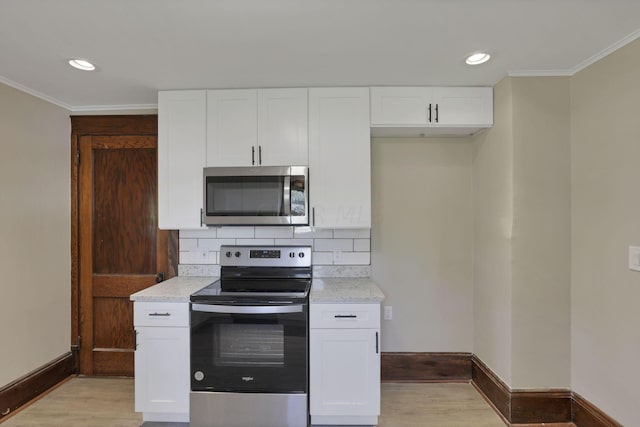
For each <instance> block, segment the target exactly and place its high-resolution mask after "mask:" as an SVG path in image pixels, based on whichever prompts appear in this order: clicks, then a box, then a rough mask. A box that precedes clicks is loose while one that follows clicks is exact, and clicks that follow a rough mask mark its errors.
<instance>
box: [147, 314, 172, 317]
mask: <svg viewBox="0 0 640 427" xmlns="http://www.w3.org/2000/svg"><path fill="white" fill-rule="evenodd" d="M149 316H154V317H169V316H171V313H149Z"/></svg>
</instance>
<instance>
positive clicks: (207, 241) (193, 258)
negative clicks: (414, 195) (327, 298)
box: [178, 226, 371, 276]
mask: <svg viewBox="0 0 640 427" xmlns="http://www.w3.org/2000/svg"><path fill="white" fill-rule="evenodd" d="M370 236H371V231H370V230H368V229H335V230H334V229H316V228H312V227H257V226H256V227H209V228H208V229H206V230H180V238H179V242H180V265H179V269H178V273H179V275H181V276H200V275H205V276H208V275H213V276H217V275H219V272H220V265H219V264H220V246H221V245H301V246H311V247H312V249H313V255H312V263H313V265H314V275H315V274H316V272H318V273H320V274H323V275H328V276H332V275H338V276H339V275H340V274H353V275H354V276H361V275H363V274H366V275H368V272H370V264H371V238H370ZM212 273H215V274H212Z"/></svg>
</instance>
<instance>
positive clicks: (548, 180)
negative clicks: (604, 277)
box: [510, 77, 571, 389]
mask: <svg viewBox="0 0 640 427" xmlns="http://www.w3.org/2000/svg"><path fill="white" fill-rule="evenodd" d="M511 80H512V81H511V87H512V99H511V103H512V114H513V117H512V119H513V122H512V127H513V229H512V236H511V272H512V276H511V280H512V282H511V322H512V323H511V328H512V329H511V334H512V343H511V345H512V349H511V357H512V362H511V364H512V371H511V383H510V386H511V387H512V388H514V389H530V388H570V386H571V378H570V361H571V353H570V341H571V323H570V304H571V303H570V295H571V272H570V270H571V268H570V265H571V247H570V245H571V188H570V132H569V129H570V126H569V123H570V116H569V112H570V107H569V78H567V77H539V78H513V79H511Z"/></svg>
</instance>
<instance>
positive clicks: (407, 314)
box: [0, 42, 640, 425]
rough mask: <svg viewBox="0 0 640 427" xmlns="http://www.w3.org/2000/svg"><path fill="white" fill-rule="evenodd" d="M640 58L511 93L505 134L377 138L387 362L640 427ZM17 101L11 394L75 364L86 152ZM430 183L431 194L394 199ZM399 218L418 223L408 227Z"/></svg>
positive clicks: (5, 94)
mask: <svg viewBox="0 0 640 427" xmlns="http://www.w3.org/2000/svg"><path fill="white" fill-rule="evenodd" d="M610 44H611V43H609V44H607V45H610ZM637 51H638V44H637V42H631V43H629V44H628V45H626V46H624V47H620V49H619V50H616V51H615V52H613V53H611V54H609V55H608V56H606V57H604V58H603V59H601V60H600V61H599V62H597V63H595V64H591V65H589V66H588V67H586V68H585V69H584V70H581V71H578V72H576V73H575V74H574V75H571V76H568V75H565V76H557V77H545V76H538V77H507V78H505V79H504V80H501V81H500V82H499V83H498V84H497V85H496V87H495V92H494V107H495V110H494V127H493V128H492V129H491V130H489V131H485V132H483V133H481V134H479V135H476V136H473V137H463V138H456V139H451V138H447V139H440V138H425V139H411V138H408V139H407V138H405V139H403V138H375V137H374V138H373V142H372V168H371V170H372V184H371V186H372V221H373V222H372V227H371V235H370V245H371V246H370V247H371V249H370V257H371V265H370V268H371V277H373V278H374V279H375V280H376V282H378V283H379V284H380V286H381V288H382V289H383V291H384V293H385V295H386V298H387V299H386V300H385V305H391V306H393V320H391V321H388V322H385V321H383V322H382V334H381V336H382V350H383V353H384V352H470V353H474V354H476V355H477V356H478V357H479V358H480V359H481V360H482V361H483V362H484V363H485V364H487V365H488V366H489V367H490V368H491V369H492V370H493V371H494V372H495V373H496V374H497V375H498V376H499V377H500V378H502V379H503V380H504V381H505V382H506V383H507V384H508V385H509V386H510V387H511V388H512V389H517V390H522V389H542V388H564V389H571V390H574V391H575V392H576V393H578V394H580V395H581V396H583V397H585V398H586V399H587V400H589V401H591V402H592V403H594V404H595V405H596V406H597V407H599V408H601V409H602V410H603V411H604V412H605V413H607V414H609V415H611V416H612V417H613V418H615V419H617V420H618V421H620V422H622V423H623V424H624V425H634V424H637V415H636V414H635V412H636V411H635V410H634V403H633V402H637V401H638V395H637V391H635V390H634V389H633V388H632V386H631V384H633V383H635V382H637V381H634V379H635V378H636V377H635V376H636V375H637V374H635V373H634V372H630V371H629V370H628V368H626V366H627V365H630V364H631V362H632V358H633V355H634V354H637V353H636V352H637V350H638V347H637V346H638V339H637V332H635V331H634V330H633V329H634V328H632V325H634V324H637V320H638V318H637V316H638V315H637V314H636V313H635V310H634V309H633V306H632V305H631V304H632V302H633V301H634V296H638V289H637V275H636V274H637V273H634V272H632V271H628V269H627V250H628V246H634V245H637V244H638V243H637V242H638V240H640V236H638V234H637V233H638V231H637V230H638V227H637V225H635V224H636V222H635V218H637V217H638V215H637V213H638V206H637V201H635V200H634V199H633V198H632V197H631V198H629V197H628V195H632V194H634V191H633V187H632V184H631V183H632V182H633V181H634V179H637V172H636V170H637V168H636V167H635V165H634V163H632V162H633V160H634V159H635V158H637V157H636V156H634V154H637V146H636V145H634V144H630V143H629V141H630V140H632V139H633V138H634V137H636V136H637V130H636V125H635V120H634V118H633V116H634V115H633V114H629V112H633V111H634V110H633V106H634V103H633V98H635V97H634V96H633V95H636V93H635V91H636V89H635V85H634V75H635V74H636V73H637V70H638V63H637V60H636V59H635V58H637V56H638V55H637ZM605 89H606V90H605ZM1 99H2V115H1V117H2V120H3V121H2V124H3V125H2V129H3V131H2V132H3V141H4V142H3V156H2V157H3V159H7V156H5V155H4V153H5V152H7V153H9V154H10V157H11V162H7V161H6V160H5V161H3V164H2V174H3V180H2V182H3V210H4V213H3V218H4V219H5V221H3V222H2V227H3V229H2V236H3V241H4V245H3V257H2V263H3V264H2V269H3V272H5V280H4V284H3V303H2V309H1V310H0V312H1V313H2V316H3V317H2V322H1V323H2V325H3V326H2V327H3V328H4V329H3V336H5V337H6V338H5V342H6V343H7V345H6V346H4V345H3V350H2V352H3V353H2V354H3V357H2V360H3V365H5V362H4V361H5V360H6V361H8V363H6V364H7V365H8V367H7V368H5V366H3V369H2V372H3V374H4V375H5V376H3V378H2V381H0V382H1V383H2V384H6V383H9V382H11V381H13V380H14V379H16V378H18V377H20V376H22V375H24V374H25V373H27V372H29V371H31V370H33V369H35V368H37V367H39V366H42V365H43V364H45V363H47V362H49V361H51V360H53V359H55V358H56V357H58V356H60V355H62V354H64V353H66V352H67V351H69V337H70V331H69V312H70V308H69V307H70V305H69V299H70V298H69V282H70V280H69V277H70V272H69V256H68V247H69V241H70V232H69V224H68V223H69V204H70V202H69V177H68V175H69V173H68V171H69V169H70V161H71V156H70V153H69V151H68V145H69V144H68V138H69V134H70V131H69V124H68V116H69V111H68V110H66V109H64V108H60V107H57V106H55V105H52V104H51V103H48V102H44V101H41V100H38V99H34V98H32V97H31V96H29V95H26V94H24V93H23V92H20V91H16V90H15V89H12V88H9V87H5V86H3V87H2V98H1ZM601 105H606V106H607V107H606V108H600V106H601ZM33 123H37V124H38V126H37V127H35V126H33ZM540 123H544V124H545V126H543V127H540V126H539V124H540ZM534 126H535V128H534ZM605 141H606V144H605ZM36 142H37V145H36ZM5 144H8V145H5ZM538 149H539V151H536V150H538ZM4 150H8V151H4ZM33 165H37V168H34V167H33ZM424 165H428V166H429V167H425V166H424ZM26 172H29V174H30V175H31V177H32V178H35V177H34V175H33V174H34V173H38V174H40V173H42V174H44V175H36V176H38V177H39V178H38V179H37V182H36V180H30V179H25V173H26ZM45 180H46V183H45ZM416 181H417V183H418V185H417V186H416V190H415V191H417V192H418V194H421V195H424V196H423V197H420V198H417V199H416V198H413V199H411V198H409V197H407V196H405V197H403V193H401V192H399V191H394V190H393V189H395V188H399V187H400V186H402V183H406V182H416ZM441 182H448V183H449V182H450V183H451V185H453V186H454V187H455V190H452V189H451V187H447V188H444V187H443V186H441V185H437V184H438V183H441ZM43 184H45V185H46V187H45V188H46V190H47V191H46V193H44V194H43V192H42V190H41V188H42V185H43ZM548 188H552V189H553V191H547V190H548ZM543 190H544V191H543ZM24 194H38V195H39V196H38V197H39V198H38V201H39V204H40V203H42V204H43V205H45V206H47V209H46V210H44V211H40V210H38V209H35V207H34V205H33V200H31V199H27V198H25V197H24ZM56 195H65V196H64V197H59V196H57V197H56ZM456 195H459V197H455V196H456ZM431 200H438V201H439V202H440V203H438V205H437V206H436V207H434V204H433V203H431V202H430V201H431ZM412 201H413V202H414V203H415V204H412V203H411V202H412ZM395 204H403V205H407V206H408V207H411V208H412V209H414V210H415V211H416V212H419V213H418V215H416V216H413V217H412V216H411V213H412V211H410V210H406V211H404V212H403V215H404V216H402V219H401V220H397V219H396V218H395V217H394V216H393V215H394V213H397V212H398V210H397V209H394V208H393V206H394V205H395ZM389 218H392V219H391V220H389ZM460 224H463V226H460ZM543 231H544V232H543ZM569 231H570V234H568V232H569ZM254 233H255V232H254ZM218 237H219V236H216V237H215V238H218ZM256 237H257V236H256V235H255V234H254V236H253V238H256ZM181 238H183V239H190V237H186V238H185V237H184V236H181ZM198 238H199V237H198ZM211 238H213V237H211ZM236 238H238V237H237V236H236ZM351 238H352V239H360V238H359V237H351ZM365 239H366V238H365ZM556 239H557V240H556ZM407 245H408V246H407ZM425 245H426V247H425ZM465 249H466V250H465ZM185 252H186V251H185ZM328 252H332V251H328ZM347 252H348V251H347ZM364 252H366V251H364ZM402 253H406V254H408V257H409V258H408V259H406V258H402V257H401V256H400V255H401V254H402ZM420 253H422V254H424V255H423V256H420V255H419V254H420ZM35 254H38V255H39V256H38V258H37V261H36V262H37V263H38V264H37V265H38V266H41V268H38V269H34V268H33V262H34V260H35ZM343 254H344V252H343ZM43 255H44V256H43ZM187 256H189V255H187ZM542 256H544V257H543V259H544V262H543V263H542V264H541V262H540V260H541V257H542ZM512 259H513V261H512ZM189 265H191V264H189ZM435 266H438V268H439V269H438V270H435V268H436V267H435ZM456 266H462V269H460V268H456ZM434 270H435V271H434ZM416 284H422V285H423V286H417V285H416ZM424 284H428V286H426V285H424ZM534 291H536V292H534ZM15 301H30V302H31V304H30V305H27V304H25V305H24V306H22V305H21V304H15ZM415 301H420V305H417V304H416V303H415ZM532 302H535V303H532ZM42 313H46V317H45V316H44V315H43V314H42ZM5 316H6V317H5ZM545 320H546V321H548V324H545V323H544V321H545ZM34 321H37V324H42V326H40V328H41V330H42V332H41V334H42V336H40V335H39V334H38V336H34V334H35V333H37V332H35V331H34V330H33V328H34V326H33V325H34V323H33V322H34ZM443 328H444V330H443ZM603 367H604V369H603ZM600 370H603V371H604V372H603V373H597V372H602V371H600Z"/></svg>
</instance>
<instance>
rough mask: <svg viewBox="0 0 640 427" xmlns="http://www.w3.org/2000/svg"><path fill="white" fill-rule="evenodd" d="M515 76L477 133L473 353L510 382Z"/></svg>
mask: <svg viewBox="0 0 640 427" xmlns="http://www.w3.org/2000/svg"><path fill="white" fill-rule="evenodd" d="M511 99H512V87H511V80H510V79H504V80H502V81H501V82H500V83H499V84H498V85H497V86H496V87H495V88H494V126H493V128H492V129H489V130H487V131H485V132H483V133H481V134H479V135H477V136H475V137H474V138H473V197H474V214H475V215H474V224H475V227H474V235H475V238H474V257H473V270H474V326H475V330H474V346H473V348H474V353H475V354H476V355H478V357H479V358H480V359H481V360H482V361H483V362H484V363H486V364H487V365H488V366H489V367H490V368H491V369H492V370H493V372H495V373H496V375H498V376H499V377H500V378H501V379H502V380H503V381H505V382H506V383H507V384H510V383H511V340H512V334H511V328H512V326H511V292H512V289H511V232H512V227H513V129H512V121H513V119H512V114H513V112H512V104H511Z"/></svg>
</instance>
